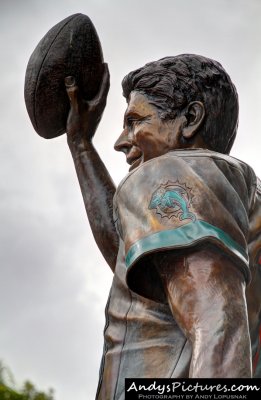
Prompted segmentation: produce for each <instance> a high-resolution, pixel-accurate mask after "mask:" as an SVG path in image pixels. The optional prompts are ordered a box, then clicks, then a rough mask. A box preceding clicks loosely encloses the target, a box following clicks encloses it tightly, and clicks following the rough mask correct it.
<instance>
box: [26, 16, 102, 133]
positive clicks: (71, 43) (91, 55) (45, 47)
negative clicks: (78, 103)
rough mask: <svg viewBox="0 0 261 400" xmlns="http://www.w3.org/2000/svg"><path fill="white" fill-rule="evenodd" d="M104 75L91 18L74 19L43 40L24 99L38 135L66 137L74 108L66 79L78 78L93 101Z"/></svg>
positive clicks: (29, 70) (32, 59)
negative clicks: (69, 113)
mask: <svg viewBox="0 0 261 400" xmlns="http://www.w3.org/2000/svg"><path fill="white" fill-rule="evenodd" d="M102 75H103V54H102V49H101V45H100V41H99V38H98V35H97V32H96V30H95V28H94V25H93V23H92V22H91V20H90V18H89V17H87V16H86V15H83V14H74V15H71V16H69V17H67V18H65V19H64V20H62V21H61V22H59V23H58V24H56V25H55V26H54V27H53V28H51V29H50V30H49V31H48V32H47V33H46V35H45V36H44V37H43V38H42V39H41V40H40V42H39V43H38V45H37V46H36V48H35V50H34V52H33V53H32V55H31V57H30V59H29V62H28V65H27V69H26V74H25V85H24V97H25V104H26V108H27V111H28V114H29V117H30V120H31V122H32V124H33V127H34V129H35V131H36V132H37V133H38V134H39V135H40V136H42V137H44V138H46V139H50V138H54V137H57V136H59V135H62V134H63V133H64V132H65V129H66V121H67V117H68V112H69V108H70V103H69V99H68V96H67V93H66V89H65V83H64V79H65V77H66V76H74V77H75V80H76V83H77V85H78V86H79V88H80V89H81V91H82V95H83V98H85V99H86V100H90V99H92V98H93V97H94V96H95V95H96V94H97V92H98V90H99V86H100V83H101V80H102Z"/></svg>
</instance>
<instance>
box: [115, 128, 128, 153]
mask: <svg viewBox="0 0 261 400" xmlns="http://www.w3.org/2000/svg"><path fill="white" fill-rule="evenodd" d="M131 147H132V143H131V142H130V141H129V138H128V133H127V131H126V130H124V131H123V132H122V133H121V135H120V136H119V138H118V139H117V140H116V142H115V144H114V149H115V150H116V151H122V152H123V153H124V154H127V153H128V151H129V150H130V148H131Z"/></svg>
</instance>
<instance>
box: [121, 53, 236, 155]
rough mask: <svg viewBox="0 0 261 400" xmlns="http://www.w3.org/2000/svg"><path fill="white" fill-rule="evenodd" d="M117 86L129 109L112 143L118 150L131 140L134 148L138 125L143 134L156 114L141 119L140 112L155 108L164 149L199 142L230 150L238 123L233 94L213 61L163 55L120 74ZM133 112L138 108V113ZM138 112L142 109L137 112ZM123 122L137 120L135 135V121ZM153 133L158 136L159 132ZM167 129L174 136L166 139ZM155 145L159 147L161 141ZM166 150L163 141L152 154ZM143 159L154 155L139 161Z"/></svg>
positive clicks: (234, 95) (219, 66)
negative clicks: (114, 143) (157, 59)
mask: <svg viewBox="0 0 261 400" xmlns="http://www.w3.org/2000/svg"><path fill="white" fill-rule="evenodd" d="M122 87H123V95H124V96H125V97H126V99H127V102H128V108H127V111H126V114H125V123H124V128H125V130H124V131H123V133H122V135H121V136H120V138H119V139H118V141H117V142H116V145H115V148H116V149H117V150H120V151H124V152H125V153H127V147H128V146H130V144H128V143H127V142H131V141H133V145H134V147H135V145H137V147H138V148H139V147H140V145H139V143H137V142H138V140H136V139H137V134H140V133H139V132H138V125H139V131H141V129H143V133H144V130H146V126H145V124H146V123H147V127H148V128H150V127H152V125H153V124H154V125H155V118H156V115H155V118H154V119H153V118H152V119H150V118H147V119H146V118H145V114H146V113H147V114H148V115H152V114H153V116H154V113H155V114H157V116H158V118H159V120H160V121H159V126H157V127H155V129H158V130H161V131H162V132H163V133H162V135H163V136H164V135H165V138H163V136H162V138H163V139H162V140H164V141H165V142H166V140H167V141H169V146H167V147H169V148H168V149H167V147H166V146H165V147H166V151H169V150H171V149H177V148H192V147H203V148H208V149H210V150H213V151H217V152H220V153H229V152H230V150H231V147H232V145H233V142H234V139H235V136H236V132H237V125H238V96H237V92H236V89H235V86H234V85H233V83H232V81H231V79H230V77H229V76H228V74H227V73H226V71H225V70H224V68H223V67H222V66H221V65H220V64H219V63H218V62H217V61H214V60H211V59H209V58H206V57H203V56H198V55H194V54H182V55H178V56H175V57H166V58H163V59H161V60H159V61H155V62H151V63H148V64H146V65H145V66H144V67H142V68H139V69H137V70H135V71H133V72H130V73H129V74H128V75H127V76H125V78H124V79H123V82H122ZM144 107H145V108H146V107H147V109H146V110H145V108H144ZM129 111H130V112H129ZM133 111H135V112H136V111H138V113H137V118H136V117H135V113H134V114H133ZM139 111H143V113H141V114H142V115H141V116H140V117H139V115H138V114H139ZM132 115H133V117H132ZM143 117H144V118H143ZM128 121H134V122H135V124H136V122H137V124H136V126H137V129H136V131H137V132H136V135H135V124H134V125H133V124H132V126H130V124H129V122H128ZM143 122H144V123H143ZM142 124H143V127H141V125H142ZM149 125H150V126H149ZM164 129H165V131H164ZM158 134H159V136H160V132H158ZM172 134H173V135H174V136H175V140H174V139H173V137H172V142H171V139H170V137H171V135H172ZM152 135H153V133H152ZM140 136H142V135H140ZM147 137H148V135H147ZM123 142H124V143H123ZM122 143H123V144H124V145H123V146H122ZM158 145H159V147H161V146H160V143H158ZM124 146H125V148H124ZM146 146H147V147H148V146H150V143H147V144H146ZM128 151H130V147H128ZM166 151H165V150H164V146H162V149H161V150H160V152H159V154H155V155H154V157H155V156H158V155H160V154H163V153H164V152H166ZM136 153H137V154H138V152H137V151H136ZM148 158H153V156H152V157H150V156H149V157H147V158H146V157H145V159H143V161H146V160H147V159H148Z"/></svg>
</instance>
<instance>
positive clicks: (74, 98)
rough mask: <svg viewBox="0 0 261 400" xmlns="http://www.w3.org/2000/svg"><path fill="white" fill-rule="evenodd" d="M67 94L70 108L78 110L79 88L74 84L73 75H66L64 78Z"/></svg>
mask: <svg viewBox="0 0 261 400" xmlns="http://www.w3.org/2000/svg"><path fill="white" fill-rule="evenodd" d="M64 82H65V87H66V91H67V95H68V97H69V100H70V103H71V108H72V109H73V110H74V111H76V112H78V111H79V103H80V99H79V88H78V86H77V85H76V81H75V78H74V77H73V76H67V77H66V78H65V80H64Z"/></svg>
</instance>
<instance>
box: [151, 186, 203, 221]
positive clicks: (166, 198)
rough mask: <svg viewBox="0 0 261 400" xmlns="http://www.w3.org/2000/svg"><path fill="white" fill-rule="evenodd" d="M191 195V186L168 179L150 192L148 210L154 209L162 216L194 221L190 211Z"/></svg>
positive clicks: (193, 215)
mask: <svg viewBox="0 0 261 400" xmlns="http://www.w3.org/2000/svg"><path fill="white" fill-rule="evenodd" d="M193 197H194V196H193V195H192V193H191V188H189V187H188V186H187V185H186V184H185V183H182V184H181V183H179V181H176V182H171V181H168V182H167V183H165V184H162V185H160V186H159V187H158V189H157V190H156V191H155V192H154V193H153V194H152V196H151V200H150V204H149V210H153V209H155V210H156V213H157V214H160V215H161V217H162V218H164V217H167V218H171V217H176V218H178V219H179V220H180V221H183V220H185V219H191V220H192V221H196V216H195V214H194V213H193V212H191V211H190V206H191V204H192V198H193Z"/></svg>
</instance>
